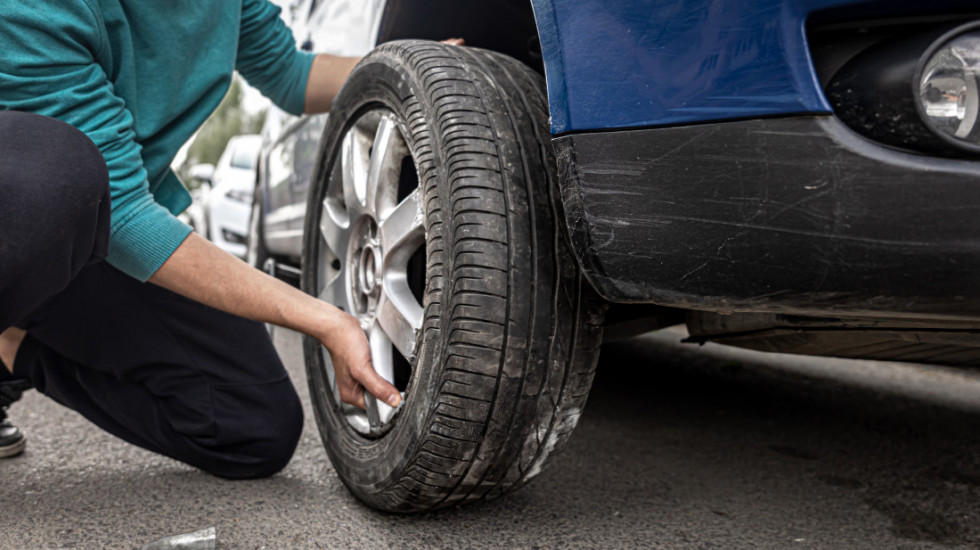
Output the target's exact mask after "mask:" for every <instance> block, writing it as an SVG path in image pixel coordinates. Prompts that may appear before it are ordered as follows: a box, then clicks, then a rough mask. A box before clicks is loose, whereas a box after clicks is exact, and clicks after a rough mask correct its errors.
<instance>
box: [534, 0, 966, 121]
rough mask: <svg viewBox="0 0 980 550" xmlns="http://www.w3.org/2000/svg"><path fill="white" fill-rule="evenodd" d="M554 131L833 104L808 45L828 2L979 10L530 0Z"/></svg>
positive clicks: (797, 1) (806, 2) (889, 11)
mask: <svg viewBox="0 0 980 550" xmlns="http://www.w3.org/2000/svg"><path fill="white" fill-rule="evenodd" d="M532 4H533V6H534V11H535V16H536V18H537V21H538V31H539V35H540V38H541V45H542V53H543V56H544V61H545V67H546V71H545V72H546V76H547V79H548V93H549V100H550V104H551V105H550V106H551V124H552V133H553V134H555V135H561V134H565V133H569V132H581V131H592V130H608V129H623V128H640V127H655V126H669V125H678V124H690V123H700V122H705V121H722V120H738V119H745V118H754V117H763V116H785V115H793V114H803V113H830V112H831V108H830V105H829V104H828V103H827V101H826V99H825V98H824V95H823V92H822V91H821V88H820V86H819V83H818V82H817V79H816V75H815V72H814V70H813V64H812V62H811V59H810V55H809V49H808V45H807V35H806V23H807V21H808V19H809V18H810V17H811V16H812V15H813V14H815V13H817V12H821V11H823V10H831V9H836V10H842V9H845V8H846V10H847V11H850V12H852V13H853V14H854V17H870V16H874V17H884V16H895V17H897V16H910V15H916V14H931V13H936V12H937V11H939V10H940V9H968V8H973V9H976V7H977V5H976V2H967V1H959V0H957V1H945V2H931V3H926V2H916V1H914V0H892V1H889V2H880V1H877V2H869V1H854V0H681V1H676V2H664V1H661V0H633V1H630V2H609V1H608V0H561V1H558V0H532Z"/></svg>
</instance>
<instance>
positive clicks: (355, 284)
mask: <svg viewBox="0 0 980 550" xmlns="http://www.w3.org/2000/svg"><path fill="white" fill-rule="evenodd" d="M358 226H359V227H360V228H361V230H360V231H356V232H352V242H351V246H350V250H351V255H350V259H349V260H348V265H349V266H350V269H349V270H348V273H349V274H350V281H349V286H350V292H351V297H352V298H353V301H354V305H355V308H354V311H352V313H354V315H356V316H357V317H358V318H359V319H360V321H361V325H362V326H364V327H365V329H366V328H367V327H368V326H370V324H371V322H372V321H373V320H374V318H375V316H376V315H377V311H378V301H379V299H380V297H381V285H382V267H383V266H384V255H383V253H382V248H381V243H380V241H378V224H377V222H375V221H374V219H373V218H371V217H369V216H365V217H364V218H363V219H362V221H361V222H360V223H359V224H358Z"/></svg>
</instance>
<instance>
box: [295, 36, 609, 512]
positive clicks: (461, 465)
mask: <svg viewBox="0 0 980 550" xmlns="http://www.w3.org/2000/svg"><path fill="white" fill-rule="evenodd" d="M554 165H555V158H554V153H553V151H552V148H551V141H550V134H549V132H548V112H547V99H546V95H545V86H544V81H543V79H542V78H541V77H540V76H539V75H538V74H536V73H534V72H533V71H531V70H530V69H528V68H527V67H525V66H523V65H521V64H520V63H518V62H516V61H514V60H512V59H510V58H507V57H505V56H502V55H500V54H496V53H493V52H488V51H482V50H477V49H472V48H463V47H453V46H446V45H442V44H437V43H432V42H422V41H406V42H393V43H389V44H386V45H384V46H382V47H380V48H378V49H377V50H375V51H374V52H373V53H372V54H370V55H369V56H367V57H366V58H365V59H364V60H363V61H362V62H361V63H360V64H359V65H358V66H357V68H356V69H355V70H354V72H353V73H352V75H351V77H350V78H349V79H348V81H347V83H346V84H345V86H344V89H343V91H342V92H341V94H340V95H339V96H338V98H337V99H336V101H335V102H334V104H333V107H332V108H331V113H330V118H329V121H328V123H327V127H326V129H325V130H324V136H323V139H322V140H321V149H320V156H319V158H318V161H317V168H316V172H315V176H314V179H313V183H312V189H311V193H310V197H309V203H308V209H307V212H309V215H308V216H307V223H306V228H305V235H304V247H303V276H302V287H303V289H304V290H305V291H306V292H308V293H311V294H314V295H317V296H319V297H320V298H321V299H324V300H326V301H329V302H331V303H333V304H335V305H337V306H339V307H341V308H343V309H344V310H346V311H348V312H349V313H351V314H352V315H355V316H356V317H358V319H359V320H360V321H361V324H362V327H363V328H364V329H365V331H366V332H367V334H368V339H369V341H370V343H371V350H372V358H373V361H374V366H375V369H376V370H377V371H378V372H379V373H380V374H381V375H382V376H384V377H385V378H387V379H388V380H390V381H392V382H393V383H394V384H395V385H396V386H397V387H398V388H399V390H400V391H402V393H403V396H404V400H403V404H402V405H401V406H400V407H399V408H398V409H397V410H392V409H390V408H388V407H387V406H386V405H385V404H384V403H380V402H377V401H376V400H374V399H373V398H369V399H368V400H367V410H366V411H364V410H361V409H358V408H355V407H351V406H349V405H345V404H341V403H340V402H339V399H338V395H337V391H336V385H335V384H334V380H333V379H334V377H333V371H332V367H331V364H330V357H329V354H328V353H327V352H326V350H325V349H324V348H323V347H322V346H321V345H320V343H319V342H317V341H316V340H315V339H312V338H307V339H306V340H305V343H304V352H305V360H306V367H307V371H308V375H309V383H310V391H311V395H312V400H313V408H314V412H315V414H316V419H317V424H318V426H319V428H320V433H321V436H322V438H323V441H324V445H325V447H326V449H327V452H328V454H329V456H330V459H331V461H332V462H333V465H334V467H335V469H336V471H337V473H338V475H339V476H340V478H341V479H342V480H343V482H344V483H345V484H346V485H347V487H348V488H349V489H350V490H351V491H352V492H353V493H354V494H355V495H356V496H357V497H358V498H359V499H360V500H362V501H363V502H365V503H366V504H368V505H370V506H372V507H375V508H378V509H382V510H387V511H395V512H420V511H426V510H431V509H436V508H443V507H448V506H453V505H457V504H462V503H466V502H471V501H476V500H485V499H490V498H494V497H497V496H499V495H501V494H503V493H506V492H508V491H510V490H513V489H515V488H517V487H520V486H521V485H523V484H524V483H526V482H527V481H528V480H530V479H531V478H533V477H534V476H535V475H537V474H538V473H539V472H540V471H541V469H542V467H543V466H544V465H545V464H546V463H547V462H548V460H549V459H550V458H551V457H552V456H554V455H555V454H556V453H557V452H558V451H559V450H560V449H561V448H562V446H563V445H564V443H565V442H566V441H567V439H568V437H569V435H570V433H571V431H572V429H573V428H574V426H575V424H576V422H577V421H578V418H579V416H580V414H581V412H582V408H583V406H584V405H585V401H586V398H587V396H588V392H589V389H590V387H591V384H592V379H593V374H594V372H595V365H596V361H597V358H598V353H599V345H600V343H601V338H602V328H601V322H602V315H603V305H602V302H601V301H600V300H599V299H598V298H597V297H596V296H595V294H594V292H593V291H592V290H591V287H590V286H589V285H588V283H587V282H586V281H585V279H584V278H583V277H582V275H581V273H580V271H579V269H578V268H577V266H576V264H575V260H574V258H573V257H572V255H571V252H570V249H569V247H568V245H567V244H566V243H567V238H566V235H565V230H564V222H563V219H562V214H561V213H560V212H559V211H558V210H557V208H558V206H557V205H558V204H559V203H558V201H556V200H555V197H554V196H553V195H554V194H555V193H557V191H558V190H557V186H556V184H555V181H554V174H555V166H554Z"/></svg>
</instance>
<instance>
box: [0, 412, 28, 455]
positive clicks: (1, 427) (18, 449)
mask: <svg viewBox="0 0 980 550" xmlns="http://www.w3.org/2000/svg"><path fill="white" fill-rule="evenodd" d="M25 447H27V439H26V438H24V434H22V433H21V432H20V430H18V429H17V427H16V426H14V425H12V424H11V423H10V421H9V420H7V419H3V420H2V421H0V458H9V457H12V456H17V455H19V454H20V453H22V452H24V448H25Z"/></svg>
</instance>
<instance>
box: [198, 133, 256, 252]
mask: <svg viewBox="0 0 980 550" xmlns="http://www.w3.org/2000/svg"><path fill="white" fill-rule="evenodd" d="M261 146H262V138H261V137H260V136H257V135H245V136H235V137H233V138H231V139H230V140H229V141H228V145H227V146H226V147H225V151H224V152H223V153H222V154H221V158H220V159H219V160H218V165H217V166H216V167H215V169H214V176H213V177H212V180H211V191H210V193H209V194H208V200H207V202H206V205H207V206H206V208H207V219H208V233H207V236H208V238H209V239H211V241H212V242H213V243H214V244H216V245H218V246H219V247H221V248H222V249H223V250H225V251H227V252H229V253H231V254H234V255H235V256H238V257H239V258H244V257H245V252H246V242H247V236H248V221H249V216H250V215H251V206H252V192H253V191H254V190H255V165H256V162H257V161H258V156H259V149H260V148H261Z"/></svg>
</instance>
